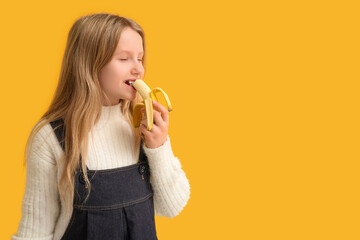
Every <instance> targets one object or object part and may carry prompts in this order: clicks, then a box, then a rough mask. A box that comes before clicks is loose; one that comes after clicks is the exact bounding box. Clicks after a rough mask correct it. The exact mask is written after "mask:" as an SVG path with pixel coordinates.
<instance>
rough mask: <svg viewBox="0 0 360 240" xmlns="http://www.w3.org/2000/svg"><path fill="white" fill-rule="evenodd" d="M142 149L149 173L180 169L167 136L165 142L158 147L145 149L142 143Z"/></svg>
mask: <svg viewBox="0 0 360 240" xmlns="http://www.w3.org/2000/svg"><path fill="white" fill-rule="evenodd" d="M143 149H144V152H145V154H146V156H147V158H148V162H149V167H150V170H151V172H154V173H155V172H157V173H160V172H164V171H165V172H167V171H169V170H171V169H179V168H181V165H180V162H179V160H178V159H177V158H176V157H174V154H173V151H172V148H171V143H170V137H169V135H167V137H166V141H165V142H164V144H163V145H161V146H160V147H157V148H147V147H146V146H145V143H143Z"/></svg>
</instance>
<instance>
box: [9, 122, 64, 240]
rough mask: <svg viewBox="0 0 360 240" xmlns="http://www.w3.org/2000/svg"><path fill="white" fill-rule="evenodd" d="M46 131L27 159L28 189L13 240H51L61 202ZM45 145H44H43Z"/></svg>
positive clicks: (43, 131) (38, 139)
mask: <svg viewBox="0 0 360 240" xmlns="http://www.w3.org/2000/svg"><path fill="white" fill-rule="evenodd" d="M46 135H48V134H46V133H45V127H44V128H42V129H41V130H40V131H39V132H38V134H37V135H36V136H35V137H34V141H33V144H32V149H31V151H29V155H28V156H27V166H26V187H25V194H24V198H23V201H22V217H21V220H20V223H19V228H18V231H17V234H16V235H13V236H12V237H11V239H12V240H27V239H31V240H52V238H53V231H54V227H55V223H56V220H57V217H58V214H59V208H60V202H59V197H58V190H57V180H56V175H57V174H56V172H57V171H56V162H55V158H54V155H53V153H52V151H51V146H50V145H49V144H48V143H47V142H46V141H45V139H46ZM44 141H45V142H44Z"/></svg>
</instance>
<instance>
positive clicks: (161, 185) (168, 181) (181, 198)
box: [143, 136, 190, 218]
mask: <svg viewBox="0 0 360 240" xmlns="http://www.w3.org/2000/svg"><path fill="white" fill-rule="evenodd" d="M143 148H144V152H145V154H146V156H147V157H148V161H149V166H150V174H151V177H150V182H151V185H152V187H153V190H154V208H155V214H156V215H158V216H164V217H169V218H173V217H175V216H177V215H178V214H179V213H180V212H181V211H182V209H183V208H184V207H185V205H186V203H187V201H188V200H189V198H190V184H189V181H188V179H187V177H186V175H185V173H184V171H183V170H182V168H181V164H180V161H179V159H178V158H177V157H175V156H174V154H173V151H172V148H171V144H170V137H169V136H167V140H166V141H165V143H164V144H163V145H162V146H160V147H158V148H147V147H146V145H145V143H143Z"/></svg>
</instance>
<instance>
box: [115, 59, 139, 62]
mask: <svg viewBox="0 0 360 240" xmlns="http://www.w3.org/2000/svg"><path fill="white" fill-rule="evenodd" d="M120 60H121V61H123V60H127V59H120ZM138 61H140V62H142V59H138Z"/></svg>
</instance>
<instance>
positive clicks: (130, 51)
mask: <svg viewBox="0 0 360 240" xmlns="http://www.w3.org/2000/svg"><path fill="white" fill-rule="evenodd" d="M122 52H126V53H131V51H127V50H122V51H120V52H119V54H120V53H122ZM143 53H144V52H139V54H143Z"/></svg>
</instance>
